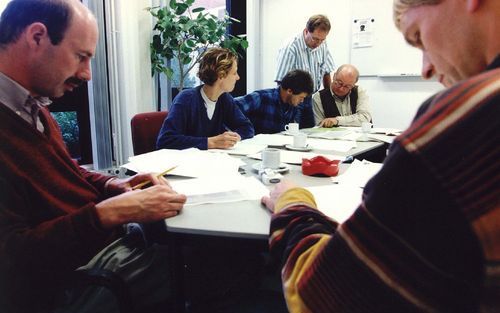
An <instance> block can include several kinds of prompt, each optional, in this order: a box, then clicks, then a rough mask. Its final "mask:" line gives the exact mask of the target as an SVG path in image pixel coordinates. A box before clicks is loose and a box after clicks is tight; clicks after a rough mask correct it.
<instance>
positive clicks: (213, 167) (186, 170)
mask: <svg viewBox="0 0 500 313" xmlns="http://www.w3.org/2000/svg"><path fill="white" fill-rule="evenodd" d="M241 165H245V163H244V162H243V161H242V160H241V159H238V158H234V157H231V156H229V155H227V154H226V153H213V152H208V151H201V150H198V149H194V148H193V149H186V150H170V149H162V150H158V151H153V152H150V153H145V154H141V155H138V156H133V157H130V158H129V163H127V164H125V165H123V167H125V168H128V169H130V170H132V171H135V172H156V173H161V172H163V171H164V170H166V169H167V168H170V167H172V166H177V167H176V168H175V169H174V170H173V171H172V172H171V173H170V174H172V175H179V176H186V177H210V176H215V175H217V176H227V175H234V174H235V173H238V168H239V167H240V166H241Z"/></svg>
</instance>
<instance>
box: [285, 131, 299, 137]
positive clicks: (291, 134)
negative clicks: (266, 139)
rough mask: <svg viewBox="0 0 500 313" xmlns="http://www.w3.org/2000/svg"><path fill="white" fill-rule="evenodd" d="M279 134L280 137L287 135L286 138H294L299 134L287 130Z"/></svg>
mask: <svg viewBox="0 0 500 313" xmlns="http://www.w3.org/2000/svg"><path fill="white" fill-rule="evenodd" d="M281 134H282V135H287V136H295V135H297V134H300V131H298V132H291V131H289V130H284V131H282V132H281Z"/></svg>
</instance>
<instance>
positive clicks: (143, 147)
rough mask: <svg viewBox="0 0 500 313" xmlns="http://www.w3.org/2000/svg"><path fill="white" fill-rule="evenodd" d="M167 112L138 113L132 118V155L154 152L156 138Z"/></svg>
mask: <svg viewBox="0 0 500 313" xmlns="http://www.w3.org/2000/svg"><path fill="white" fill-rule="evenodd" d="M167 115H168V112H167V111H160V112H147V113H139V114H136V115H135V116H134V117H132V120H131V121H130V126H131V129H132V146H133V148H134V155H138V154H142V153H147V152H151V151H154V150H156V138H157V137H158V133H159V132H160V128H161V126H162V124H163V121H164V120H165V118H166V117H167Z"/></svg>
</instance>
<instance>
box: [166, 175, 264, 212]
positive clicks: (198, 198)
mask: <svg viewBox="0 0 500 313" xmlns="http://www.w3.org/2000/svg"><path fill="white" fill-rule="evenodd" d="M170 185H171V186H172V188H173V189H174V190H175V191H177V192H178V193H182V194H185V195H186V196H187V202H186V205H198V204H203V203H223V202H236V201H243V200H257V199H259V200H260V198H262V196H264V195H268V194H269V190H268V189H267V188H266V186H264V185H263V184H262V183H261V182H260V181H259V180H258V179H257V178H255V177H253V176H251V177H244V176H241V175H230V176H226V177H217V176H216V177H203V178H193V179H185V180H174V181H171V182H170Z"/></svg>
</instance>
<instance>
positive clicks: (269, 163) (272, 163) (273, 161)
mask: <svg viewBox="0 0 500 313" xmlns="http://www.w3.org/2000/svg"><path fill="white" fill-rule="evenodd" d="M261 157H262V168H270V169H273V170H275V169H278V168H279V167H280V150H278V149H274V148H265V149H264V150H262V152H261Z"/></svg>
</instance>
